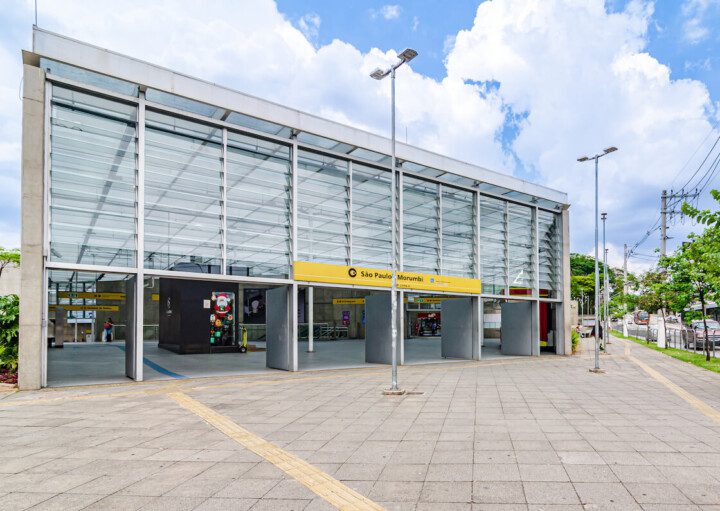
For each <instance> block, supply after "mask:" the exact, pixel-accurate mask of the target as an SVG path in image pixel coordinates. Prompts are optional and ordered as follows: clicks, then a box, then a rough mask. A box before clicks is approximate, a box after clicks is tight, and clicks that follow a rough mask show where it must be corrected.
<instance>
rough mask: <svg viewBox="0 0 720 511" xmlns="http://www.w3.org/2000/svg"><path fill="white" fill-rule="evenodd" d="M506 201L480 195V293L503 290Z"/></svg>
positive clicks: (505, 255) (504, 279) (492, 292)
mask: <svg viewBox="0 0 720 511" xmlns="http://www.w3.org/2000/svg"><path fill="white" fill-rule="evenodd" d="M507 232H508V231H507V203H506V202H504V201H502V200H499V199H494V198H491V197H485V196H483V195H481V196H480V268H481V274H480V279H481V281H482V291H483V293H487V294H493V295H502V294H506V290H507V283H508V280H507V240H508V234H507Z"/></svg>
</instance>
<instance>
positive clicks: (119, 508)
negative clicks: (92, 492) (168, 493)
mask: <svg viewBox="0 0 720 511" xmlns="http://www.w3.org/2000/svg"><path fill="white" fill-rule="evenodd" d="M152 500H153V497H143V496H139V495H109V496H107V497H104V498H101V499H100V500H98V501H96V502H94V503H93V504H91V505H89V506H88V507H86V508H85V510H86V511H135V510H137V509H140V508H141V507H143V506H144V505H145V504H147V503H149V502H151V501H152Z"/></svg>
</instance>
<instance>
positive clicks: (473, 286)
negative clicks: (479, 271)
mask: <svg viewBox="0 0 720 511" xmlns="http://www.w3.org/2000/svg"><path fill="white" fill-rule="evenodd" d="M397 287H398V289H411V290H418V291H445V292H447V293H473V294H480V289H481V286H480V279H468V278H465V277H449V276H446V275H430V274H427V273H408V272H405V271H399V272H398V273H397Z"/></svg>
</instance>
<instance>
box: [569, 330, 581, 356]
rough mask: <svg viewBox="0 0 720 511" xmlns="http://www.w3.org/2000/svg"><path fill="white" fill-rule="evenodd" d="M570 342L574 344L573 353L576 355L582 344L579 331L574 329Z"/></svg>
mask: <svg viewBox="0 0 720 511" xmlns="http://www.w3.org/2000/svg"><path fill="white" fill-rule="evenodd" d="M570 341H571V342H572V352H573V353H575V352H576V351H577V347H578V344H580V334H579V333H578V331H577V330H575V329H573V330H572V331H571V332H570Z"/></svg>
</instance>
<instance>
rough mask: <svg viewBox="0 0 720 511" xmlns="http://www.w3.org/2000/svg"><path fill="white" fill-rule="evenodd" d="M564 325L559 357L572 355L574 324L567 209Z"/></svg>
mask: <svg viewBox="0 0 720 511" xmlns="http://www.w3.org/2000/svg"><path fill="white" fill-rule="evenodd" d="M561 220H562V299H563V301H562V305H561V307H562V314H561V318H562V323H560V324H559V325H558V327H559V328H558V330H559V331H560V332H562V338H561V339H558V343H557V353H558V354H559V355H570V354H572V337H571V330H572V324H571V321H570V318H571V316H572V311H571V310H570V211H569V210H568V209H567V208H564V209H563V210H562V218H561Z"/></svg>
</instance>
